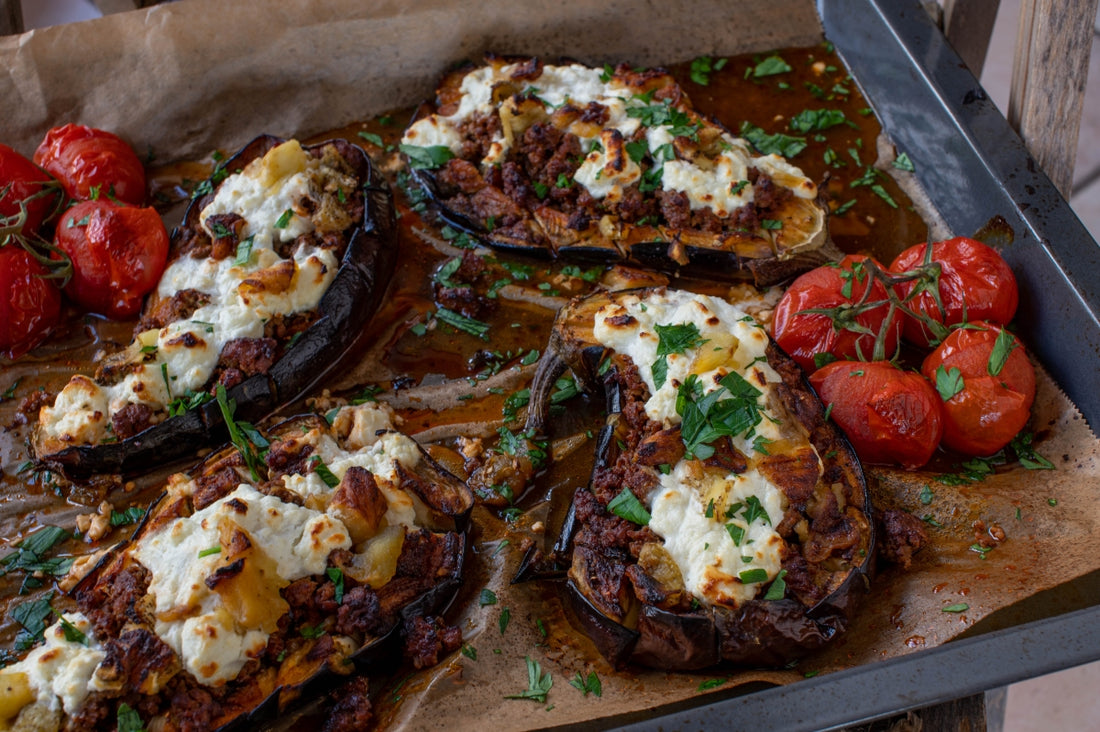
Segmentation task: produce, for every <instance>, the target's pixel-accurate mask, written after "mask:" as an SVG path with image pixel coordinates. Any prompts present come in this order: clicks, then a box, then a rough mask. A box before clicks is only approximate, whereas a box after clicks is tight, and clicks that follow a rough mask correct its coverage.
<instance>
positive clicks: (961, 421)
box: [921, 321, 1035, 455]
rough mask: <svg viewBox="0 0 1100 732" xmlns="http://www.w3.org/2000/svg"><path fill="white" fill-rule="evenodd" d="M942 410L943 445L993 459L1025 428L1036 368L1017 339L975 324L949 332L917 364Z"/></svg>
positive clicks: (980, 322)
mask: <svg viewBox="0 0 1100 732" xmlns="http://www.w3.org/2000/svg"><path fill="white" fill-rule="evenodd" d="M921 373H923V374H924V375H925V376H926V377H927V378H928V379H929V380H930V381H931V382H932V383H934V384H935V385H936V390H937V391H938V392H939V393H940V397H942V399H943V402H944V405H943V409H944V430H943V444H944V446H945V447H948V448H950V449H952V450H955V451H956V452H961V453H963V454H966V455H992V454H993V453H995V452H997V451H998V450H1000V449H1001V448H1002V447H1004V446H1005V445H1007V444H1008V443H1009V442H1010V441H1011V440H1012V438H1013V437H1015V436H1016V434H1017V433H1018V432H1019V431H1020V430H1022V429H1023V428H1024V425H1026V424H1027V420H1028V418H1029V417H1030V416H1031V403H1032V402H1033V401H1035V369H1034V367H1032V365H1031V361H1029V360H1028V358H1027V353H1026V352H1025V351H1024V347H1023V345H1021V343H1020V341H1019V340H1018V339H1017V338H1016V336H1014V335H1012V334H1011V333H1009V332H1008V331H1007V330H1005V329H1003V328H1001V327H1000V326H998V325H995V324H993V323H986V322H982V321H978V322H976V323H972V324H971V325H970V327H967V328H959V329H958V330H955V331H952V332H951V334H950V335H949V336H947V338H945V339H944V341H943V343H941V344H940V345H939V347H938V348H936V350H935V351H933V352H932V353H930V354H928V356H927V357H925V359H924V363H923V364H922V365H921Z"/></svg>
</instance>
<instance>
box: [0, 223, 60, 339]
mask: <svg viewBox="0 0 1100 732" xmlns="http://www.w3.org/2000/svg"><path fill="white" fill-rule="evenodd" d="M46 274H48V272H47V270H46V268H45V267H43V266H42V265H41V264H39V263H38V262H37V261H36V260H35V259H34V257H32V256H31V255H30V254H28V253H27V252H26V250H24V249H23V248H22V247H20V246H19V245H17V244H8V245H6V246H3V247H0V293H2V296H0V350H3V351H6V352H7V354H8V356H9V357H10V358H19V357H20V356H22V355H23V354H24V353H26V352H27V351H29V350H31V349H32V348H34V347H35V346H37V345H38V344H39V343H41V342H42V341H43V340H44V339H45V338H46V336H47V335H48V334H49V332H50V329H51V328H53V326H54V325H56V324H57V321H58V319H59V318H60V317H61V291H60V290H58V289H57V287H56V286H55V285H54V284H53V283H52V282H50V281H49V280H48V279H45V275H46Z"/></svg>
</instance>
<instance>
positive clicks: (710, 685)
mask: <svg viewBox="0 0 1100 732" xmlns="http://www.w3.org/2000/svg"><path fill="white" fill-rule="evenodd" d="M728 681H729V679H707V680H706V681H703V682H701V683H700V684H699V686H697V687H696V691H710V690H711V689H717V688H718V687H719V686H722V685H723V684H725V683H726V682H728Z"/></svg>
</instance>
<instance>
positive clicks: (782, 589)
mask: <svg viewBox="0 0 1100 732" xmlns="http://www.w3.org/2000/svg"><path fill="white" fill-rule="evenodd" d="M786 575H787V570H785V569H781V570H779V574H777V575H776V576H775V579H774V580H772V583H771V586H770V587H768V591H767V592H765V593H764V599H765V600H782V599H783V596H784V595H785V594H786V593H787V581H786V580H785V579H783V578H784V577H785V576H786Z"/></svg>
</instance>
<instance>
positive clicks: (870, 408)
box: [810, 361, 943, 470]
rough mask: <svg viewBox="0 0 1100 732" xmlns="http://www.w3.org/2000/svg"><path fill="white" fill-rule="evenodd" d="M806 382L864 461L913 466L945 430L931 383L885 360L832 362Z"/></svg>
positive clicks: (927, 455)
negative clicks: (808, 382)
mask: <svg viewBox="0 0 1100 732" xmlns="http://www.w3.org/2000/svg"><path fill="white" fill-rule="evenodd" d="M810 384H811V385H813V387H814V389H815V390H816V391H817V394H818V396H819V397H821V401H822V402H824V404H825V405H826V408H827V409H829V416H830V418H831V419H832V420H833V421H834V422H836V424H837V425H838V426H839V427H840V428H841V429H842V430H844V433H845V434H846V435H847V436H848V439H849V440H850V441H851V443H852V447H854V448H855V450H856V453H857V454H858V455H859V458H860V460H862V461H864V462H867V463H879V464H884V465H889V464H898V465H901V466H902V467H904V468H907V469H909V470H916V469H917V468H919V467H921V466H922V465H924V464H925V463H927V462H928V460H929V458H931V457H932V453H934V452H935V451H936V447H937V446H938V445H939V443H940V438H941V437H942V435H943V404H942V402H941V400H940V398H939V395H938V394H936V390H935V389H934V388H933V387H932V384H930V383H929V382H928V380H927V379H925V378H924V377H923V376H921V375H920V374H918V373H915V372H912V371H903V370H901V369H899V368H898V367H897V366H894V365H893V364H892V363H890V362H889V361H871V362H863V361H835V362H833V363H831V364H829V365H827V366H824V367H822V368H821V369H818V370H817V371H815V372H814V373H813V374H811V375H810Z"/></svg>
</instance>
